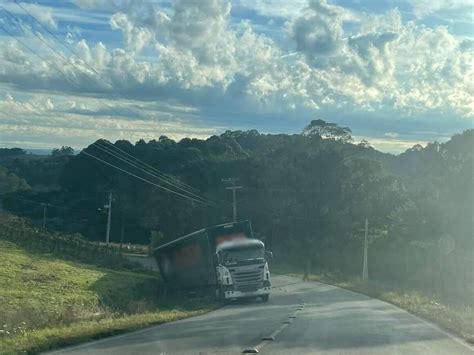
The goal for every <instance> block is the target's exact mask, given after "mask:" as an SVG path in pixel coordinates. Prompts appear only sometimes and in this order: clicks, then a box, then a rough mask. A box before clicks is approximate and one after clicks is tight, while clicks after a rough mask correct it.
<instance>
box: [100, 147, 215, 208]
mask: <svg viewBox="0 0 474 355" xmlns="http://www.w3.org/2000/svg"><path fill="white" fill-rule="evenodd" d="M92 146H94V147H96V148H98V149H100V150H102V151H103V152H106V153H107V154H109V155H111V156H113V157H115V158H117V159H119V160H121V161H124V162H125V163H127V164H129V165H131V166H133V167H135V168H136V169H138V170H139V171H141V172H143V173H145V174H148V175H150V176H152V177H154V178H155V179H158V180H160V181H162V182H164V183H166V184H168V185H170V186H172V187H174V188H176V189H179V190H181V191H182V192H184V193H187V194H189V195H191V196H193V197H195V198H198V199H200V200H201V201H202V202H210V201H206V199H205V198H203V197H202V196H199V195H196V194H194V193H192V192H190V191H188V190H185V189H183V188H181V187H180V186H177V185H173V184H172V183H170V182H168V181H166V180H164V179H162V178H160V177H159V176H157V175H156V174H153V173H151V172H149V171H147V170H144V169H142V168H141V167H140V166H138V165H137V164H135V163H133V162H130V161H128V160H127V159H126V158H123V157H122V156H120V155H117V154H116V153H115V152H113V151H111V150H110V149H108V148H105V147H102V146H100V145H98V144H97V142H96V143H94V144H92Z"/></svg>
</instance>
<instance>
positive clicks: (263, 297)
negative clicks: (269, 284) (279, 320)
mask: <svg viewBox="0 0 474 355" xmlns="http://www.w3.org/2000/svg"><path fill="white" fill-rule="evenodd" d="M269 297H270V295H263V296H262V301H263V302H268V298H269Z"/></svg>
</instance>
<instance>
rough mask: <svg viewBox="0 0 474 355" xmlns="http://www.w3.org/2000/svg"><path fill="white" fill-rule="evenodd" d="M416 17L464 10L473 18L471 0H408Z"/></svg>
mask: <svg viewBox="0 0 474 355" xmlns="http://www.w3.org/2000/svg"><path fill="white" fill-rule="evenodd" d="M408 2H409V3H410V5H411V6H412V8H413V13H414V14H415V16H416V17H418V18H420V19H422V18H424V17H427V16H429V15H432V14H433V13H437V12H441V11H444V12H447V11H457V12H461V11H464V12H465V13H467V14H470V18H471V19H472V6H473V5H472V1H471V0H408Z"/></svg>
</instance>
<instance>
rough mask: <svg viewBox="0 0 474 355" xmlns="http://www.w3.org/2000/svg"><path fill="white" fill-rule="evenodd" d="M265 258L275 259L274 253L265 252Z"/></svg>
mask: <svg viewBox="0 0 474 355" xmlns="http://www.w3.org/2000/svg"><path fill="white" fill-rule="evenodd" d="M265 260H273V253H272V252H271V251H266V252H265Z"/></svg>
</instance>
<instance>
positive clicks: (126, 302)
mask: <svg viewBox="0 0 474 355" xmlns="http://www.w3.org/2000/svg"><path fill="white" fill-rule="evenodd" d="M159 285H160V279H159V277H158V275H157V274H155V273H151V272H148V273H146V272H129V271H115V270H110V269H106V268H101V267H96V266H92V265H89V264H84V263H78V262H74V261H71V260H66V259H64V260H63V259H58V258H57V257H55V256H52V255H45V254H41V253H38V254H35V253H31V252H28V251H26V250H24V249H22V248H20V247H18V246H16V245H15V244H13V243H11V242H7V241H3V240H0V353H1V354H10V353H12V354H14V353H27V354H35V353H38V352H40V351H45V350H48V349H53V348H55V347H59V346H66V345H71V344H77V343H79V342H83V341H87V340H91V339H97V338H100V337H103V336H107V335H112V334H118V333H121V332H124V331H129V330H134V329H138V328H141V327H144V326H147V325H151V324H159V323H164V322H169V321H173V320H177V319H182V318H185V317H189V316H194V315H198V314H202V313H205V312H207V311H209V310H211V309H213V308H215V305H214V304H213V303H212V302H210V301H206V300H197V299H196V300H188V299H184V298H173V299H172V300H167V301H165V300H163V299H161V298H159V297H158V291H159V290H158V288H159Z"/></svg>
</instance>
